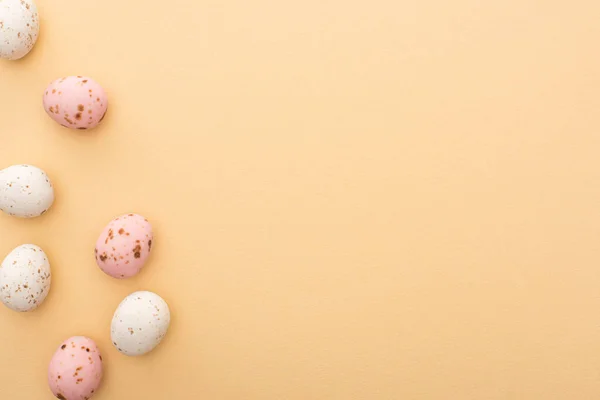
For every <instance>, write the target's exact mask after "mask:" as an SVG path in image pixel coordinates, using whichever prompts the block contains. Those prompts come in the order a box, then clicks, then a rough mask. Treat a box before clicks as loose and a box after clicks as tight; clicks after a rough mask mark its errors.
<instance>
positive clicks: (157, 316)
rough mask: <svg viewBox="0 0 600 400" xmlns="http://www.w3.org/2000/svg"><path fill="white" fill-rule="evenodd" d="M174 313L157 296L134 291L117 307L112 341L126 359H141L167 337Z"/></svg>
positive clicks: (112, 325)
mask: <svg viewBox="0 0 600 400" xmlns="http://www.w3.org/2000/svg"><path fill="white" fill-rule="evenodd" d="M170 322H171V313H170V312H169V306H168V305H167V303H166V302H165V301H164V300H163V299H162V298H161V297H160V296H159V295H157V294H156V293H152V292H146V291H141V292H135V293H132V294H130V295H129V296H127V297H125V299H124V300H123V301H122V302H121V304H119V307H117V311H115V315H114V316H113V319H112V324H111V332H110V333H111V338H112V342H113V344H114V345H115V347H116V348H117V350H119V351H120V352H121V353H123V354H125V355H127V356H140V355H142V354H146V353H148V352H150V351H151V350H152V349H154V348H155V347H156V346H158V344H159V343H160V341H161V340H162V339H163V338H164V337H165V335H166V334H167V330H168V329H169V323H170Z"/></svg>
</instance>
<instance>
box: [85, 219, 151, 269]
mask: <svg viewBox="0 0 600 400" xmlns="http://www.w3.org/2000/svg"><path fill="white" fill-rule="evenodd" d="M152 239H153V235H152V225H150V222H148V220H147V219H146V218H144V217H142V216H141V215H138V214H125V215H121V216H120V217H117V218H115V219H113V220H112V221H110V222H109V223H108V225H107V226H106V227H105V228H104V230H103V231H102V233H101V234H100V237H99V238H98V240H97V241H96V249H95V255H96V263H97V264H98V266H99V267H100V269H101V270H102V271H104V272H105V273H106V274H108V275H110V276H112V277H113V278H118V279H123V278H129V277H132V276H134V275H136V274H137V273H138V272H140V270H141V269H142V267H143V266H144V264H145V263H146V260H147V259H148V256H149V255H150V250H151V249H152Z"/></svg>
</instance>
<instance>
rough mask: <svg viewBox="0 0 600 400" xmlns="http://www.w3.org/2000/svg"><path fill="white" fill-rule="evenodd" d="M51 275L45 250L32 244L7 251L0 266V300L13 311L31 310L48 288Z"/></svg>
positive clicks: (40, 301)
mask: <svg viewBox="0 0 600 400" xmlns="http://www.w3.org/2000/svg"><path fill="white" fill-rule="evenodd" d="M51 280H52V275H51V274H50V263H49V262H48V256H46V253H44V251H43V250H42V249H41V248H39V247H38V246H36V245H34V244H23V245H21V246H19V247H17V248H15V249H14V250H13V251H11V252H10V253H9V254H8V255H7V256H6V258H5V259H4V261H2V265H1V266H0V300H1V301H2V303H4V305H5V306H6V307H8V308H10V309H11V310H14V311H20V312H23V311H32V310H35V309H36V308H38V307H39V306H40V304H42V302H43V301H44V300H45V299H46V296H47V295H48V292H49V291H50V283H51Z"/></svg>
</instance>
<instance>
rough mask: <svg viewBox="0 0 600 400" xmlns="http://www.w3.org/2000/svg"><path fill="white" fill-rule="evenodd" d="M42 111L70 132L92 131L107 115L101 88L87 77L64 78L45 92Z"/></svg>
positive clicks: (105, 102) (106, 104) (106, 101)
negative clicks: (79, 130)
mask: <svg viewBox="0 0 600 400" xmlns="http://www.w3.org/2000/svg"><path fill="white" fill-rule="evenodd" d="M44 109H45V110H46V113H47V114H48V115H49V116H50V118H52V119H53V120H54V121H56V122H58V123H59V124H61V125H62V126H64V127H67V128H71V129H92V128H95V127H96V126H98V124H99V123H100V122H102V120H103V119H104V116H105V115H106V110H107V109H108V98H107V96H106V93H105V92H104V89H102V86H100V85H99V84H98V83H97V82H96V81H94V80H93V79H92V78H89V77H86V76H67V77H65V78H59V79H57V80H55V81H54V82H52V83H51V84H50V85H48V87H47V88H46V91H45V92H44Z"/></svg>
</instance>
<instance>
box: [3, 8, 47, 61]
mask: <svg viewBox="0 0 600 400" xmlns="http://www.w3.org/2000/svg"><path fill="white" fill-rule="evenodd" d="M39 33H40V18H39V15H38V12H37V7H36V5H35V3H34V2H33V1H32V0H2V1H0V58H4V59H6V60H18V59H19V58H23V57H25V55H27V53H29V52H30V51H31V49H33V46H34V45H35V42H36V41H37V38H38V35H39Z"/></svg>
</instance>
